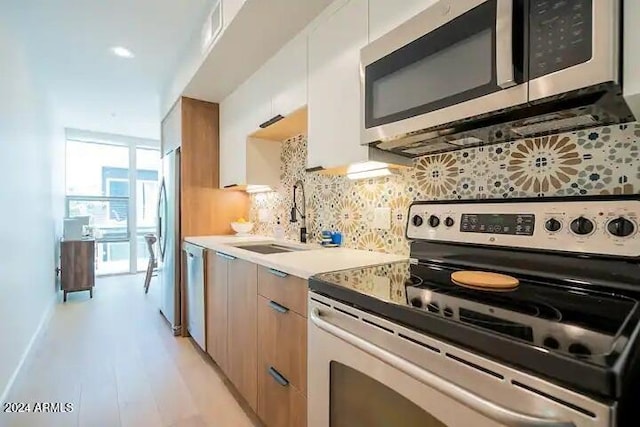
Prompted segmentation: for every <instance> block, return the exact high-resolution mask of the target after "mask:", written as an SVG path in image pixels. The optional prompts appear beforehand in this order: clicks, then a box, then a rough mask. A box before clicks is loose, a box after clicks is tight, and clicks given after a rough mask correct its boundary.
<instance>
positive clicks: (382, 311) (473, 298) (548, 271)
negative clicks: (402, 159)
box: [308, 196, 640, 427]
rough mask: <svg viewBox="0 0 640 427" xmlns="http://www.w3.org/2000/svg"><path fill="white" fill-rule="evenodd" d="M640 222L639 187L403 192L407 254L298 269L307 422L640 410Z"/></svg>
mask: <svg viewBox="0 0 640 427" xmlns="http://www.w3.org/2000/svg"><path fill="white" fill-rule="evenodd" d="M639 224H640V197H638V196H633V197H616V198H614V199H612V198H596V197H585V198H565V199H559V198H550V199H533V200H532V199H519V200H497V201H490V200H477V201H475V200H474V201H455V202H419V203H414V204H413V205H412V206H411V208H410V212H409V221H408V225H407V237H408V238H409V239H411V240H412V243H411V261H410V262H406V263H395V264H387V265H381V266H376V267H370V268H361V269H353V270H346V271H340V272H335V273H327V274H322V275H318V276H316V277H314V278H312V279H311V280H310V289H311V292H310V301H309V310H310V315H309V319H310V320H309V335H308V337H309V369H308V372H309V387H308V390H309V392H308V402H309V414H308V422H309V427H328V426H331V427H342V426H345V427H346V426H349V427H358V426H363V427H364V426H367V427H370V426H391V425H392V426H403V427H412V426H426V427H443V426H446V427H458V426H460V427H468V426H474V427H476V426H491V427H494V426H519V427H521V426H526V427H539V426H540V427H541V426H549V427H551V426H566V427H569V426H574V427H596V426H597V427H600V426H602V427H604V426H607V427H632V426H637V425H640V421H638V420H640V408H639V406H640V405H638V399H639V397H638V396H640V343H639V341H640V338H639V335H640V305H639V304H638V301H640V264H639V263H638V261H639V260H640V232H639ZM463 275H465V277H473V278H474V280H476V278H478V281H477V282H475V281H469V282H462V281H460V280H459V279H458V277H463ZM452 276H453V278H454V279H453V280H452ZM501 280H505V281H504V283H505V284H508V285H509V286H502V285H500V286H497V285H499V284H500V282H501Z"/></svg>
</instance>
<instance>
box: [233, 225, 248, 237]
mask: <svg viewBox="0 0 640 427" xmlns="http://www.w3.org/2000/svg"><path fill="white" fill-rule="evenodd" d="M231 228H232V229H233V231H235V232H236V235H237V236H247V235H248V234H249V233H251V230H253V223H252V222H232V223H231Z"/></svg>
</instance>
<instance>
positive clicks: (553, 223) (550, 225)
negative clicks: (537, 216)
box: [544, 218, 562, 233]
mask: <svg viewBox="0 0 640 427" xmlns="http://www.w3.org/2000/svg"><path fill="white" fill-rule="evenodd" d="M544 228H546V229H547V231H550V232H552V233H555V232H556V231H560V229H561V228H562V223H561V222H560V221H558V220H557V219H555V218H550V219H548V220H547V222H545V223H544Z"/></svg>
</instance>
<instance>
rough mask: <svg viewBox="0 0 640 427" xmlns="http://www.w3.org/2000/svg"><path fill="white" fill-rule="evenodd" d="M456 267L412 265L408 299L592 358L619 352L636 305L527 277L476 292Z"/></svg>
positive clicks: (617, 297) (622, 298)
mask: <svg viewBox="0 0 640 427" xmlns="http://www.w3.org/2000/svg"><path fill="white" fill-rule="evenodd" d="M455 271H458V269H456V268H453V267H449V268H444V267H442V266H437V265H428V264H426V265H425V264H419V265H411V266H410V267H409V272H410V273H409V274H411V278H412V279H409V283H408V284H407V286H406V294H407V303H408V304H409V305H411V306H412V307H416V308H419V309H422V310H424V311H426V312H428V313H430V314H433V315H441V316H443V317H445V318H448V319H450V320H452V321H455V322H460V323H464V324H467V325H472V326H475V327H478V328H482V329H484V330H487V331H490V332H493V333H498V334H502V335H506V336H509V337H511V338H515V339H518V340H520V341H522V342H526V343H529V344H533V345H536V346H538V347H541V348H544V349H546V350H548V351H553V352H560V353H566V354H567V355H572V356H575V357H580V358H587V357H588V358H590V359H592V361H596V359H600V358H604V357H606V356H607V355H609V354H610V353H611V352H612V351H614V344H615V342H616V340H617V338H618V333H619V331H620V330H621V328H622V326H623V324H624V322H625V321H626V320H627V318H628V317H629V315H630V313H631V312H632V311H633V310H634V309H635V308H636V306H637V301H636V300H635V299H633V298H629V297H626V296H623V295H616V294H606V293H603V292H598V291H593V290H575V289H566V288H565V287H561V286H558V285H556V284H553V283H549V282H535V281H532V280H527V279H523V278H519V279H520V286H519V287H518V288H516V289H513V290H510V291H495V292H492V291H487V290H474V289H469V288H464V287H460V286H459V285H457V284H455V283H452V282H451V280H450V276H451V274H452V273H453V272H455Z"/></svg>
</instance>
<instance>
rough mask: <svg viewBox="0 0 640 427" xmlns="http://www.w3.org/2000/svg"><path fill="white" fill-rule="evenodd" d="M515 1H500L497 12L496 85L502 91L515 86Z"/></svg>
mask: <svg viewBox="0 0 640 427" xmlns="http://www.w3.org/2000/svg"><path fill="white" fill-rule="evenodd" d="M513 30H514V29H513V0H498V7H497V12H496V83H497V84H498V86H500V87H501V88H502V89H507V88H510V87H511V86H515V84H516V77H515V73H514V69H513V42H514V40H513Z"/></svg>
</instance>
